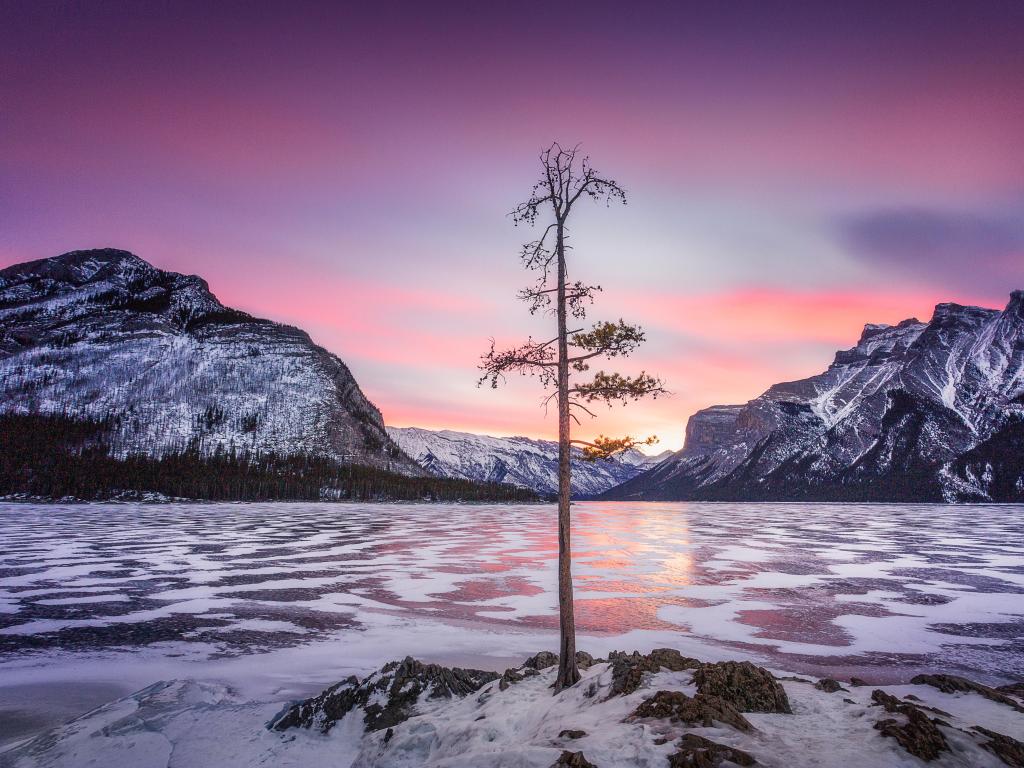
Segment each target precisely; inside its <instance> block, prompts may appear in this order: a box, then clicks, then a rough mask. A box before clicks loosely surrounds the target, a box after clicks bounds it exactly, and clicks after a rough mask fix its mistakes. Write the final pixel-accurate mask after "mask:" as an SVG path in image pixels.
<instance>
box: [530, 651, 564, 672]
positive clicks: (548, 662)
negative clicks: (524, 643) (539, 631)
mask: <svg viewBox="0 0 1024 768" xmlns="http://www.w3.org/2000/svg"><path fill="white" fill-rule="evenodd" d="M556 664H558V654H557V653H552V652H551V651H541V652H540V653H538V654H536V655H535V656H531V657H530V658H528V659H527V660H526V662H525V663H524V664H523V666H524V667H528V668H529V669H536V670H541V669H547V668H548V667H553V666H555V665H556Z"/></svg>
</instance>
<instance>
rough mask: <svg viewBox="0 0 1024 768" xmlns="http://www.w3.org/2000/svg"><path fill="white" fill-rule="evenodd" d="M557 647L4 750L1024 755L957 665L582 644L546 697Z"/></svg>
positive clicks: (1006, 701)
mask: <svg viewBox="0 0 1024 768" xmlns="http://www.w3.org/2000/svg"><path fill="white" fill-rule="evenodd" d="M553 659H554V656H553V655H552V654H544V653H541V654H538V655H537V656H535V657H532V658H531V659H530V660H528V661H527V662H526V663H525V664H523V665H520V666H519V667H517V668H516V669H513V670H508V671H506V672H505V673H504V675H498V674H497V673H489V672H472V671H470V670H459V669H454V670H453V669H451V668H448V667H441V666H439V665H422V664H419V663H418V662H415V661H413V660H411V659H407V660H406V661H405V662H401V663H399V662H394V663H392V664H388V665H385V666H384V667H383V668H382V669H381V670H379V671H377V672H375V673H372V674H370V675H368V676H366V677H363V678H362V680H358V679H356V678H350V679H349V680H348V681H347V682H345V683H341V684H339V685H336V686H333V690H332V689H328V690H327V691H325V692H324V693H323V694H321V695H320V696H318V697H313V698H311V699H307V700H306V701H305V702H304V705H302V706H295V705H294V702H289V701H281V700H265V699H262V700H261V699H251V698H247V697H246V696H245V695H243V694H242V693H240V692H239V691H238V690H237V689H233V688H232V687H230V686H227V685H223V684H216V683H210V682H196V681H194V680H176V681H170V682H159V683H155V684H153V685H150V686H148V687H146V688H144V689H142V690H141V691H138V692H136V693H134V694H131V695H130V696H127V697H124V698H121V699H118V700H116V701H114V702H111V703H109V704H106V705H104V706H101V707H99V708H97V709H95V710H92V711H91V712H89V713H87V714H85V715H83V716H82V717H80V718H77V719H75V720H73V721H72V722H70V723H68V724H66V725H63V726H59V727H57V728H54V729H51V730H49V731H47V732H46V733H44V734H42V735H39V736H36V737H34V738H29V739H27V740H24V741H22V742H20V743H17V744H14V745H8V746H7V747H6V748H2V749H0V766H2V767H3V768H29V767H31V766H51V767H52V768H77V766H83V765H91V764H96V765H104V766H106V767H107V768H129V767H131V768H150V766H153V767H154V768H156V767H163V766H189V767H190V768H205V767H206V766H210V768H213V766H217V767H218V768H231V766H253V765H264V764H265V765H275V766H305V767H306V768H317V767H318V766H333V767H334V768H345V767H346V766H349V767H351V768H371V767H373V768H402V767H405V766H409V767H410V768H411V767H412V766H437V767H438V768H440V767H441V766H445V767H446V768H456V767H465V768H469V766H483V765H487V766H498V767H499V768H500V767H503V766H505V767H508V768H512V767H513V766H516V767H518V768H549V767H550V766H553V765H577V766H584V767H585V766H588V765H594V766H598V768H607V767H608V766H626V767H635V768H641V767H648V766H674V765H698V766H700V765H708V766H712V765H718V764H723V765H726V766H728V765H733V764H739V765H745V764H757V765H765V766H778V767H779V768H782V767H783V766H787V767H793V768H799V766H822V767H823V768H830V767H831V766H835V767H836V768H839V767H840V766H845V765H848V764H856V765H858V766H866V767H870V766H919V765H922V764H923V763H922V759H921V757H918V756H915V755H914V754H911V752H912V751H915V752H916V753H917V754H920V755H923V756H925V757H929V755H930V758H929V764H930V765H938V766H979V768H986V767H987V766H992V767H993V768H996V767H998V766H1005V765H1009V766H1018V765H1021V763H1020V762H1014V760H1015V759H1017V758H1024V744H1021V743H1020V741H1019V740H1020V739H1021V738H1022V737H1024V700H1022V699H1021V698H1020V696H1021V694H1022V691H1021V689H1020V688H1019V686H1018V687H1017V688H1015V689H1014V690H1013V691H1012V693H1013V694H1014V695H1010V693H1009V692H1008V693H1000V692H998V691H993V690H992V689H990V688H987V687H985V686H978V685H972V684H968V683H966V681H963V679H962V678H956V677H945V676H938V677H932V678H929V679H927V680H923V679H921V680H919V679H915V683H913V684H907V685H891V686H874V685H866V684H864V685H853V684H850V683H849V682H845V681H844V682H839V683H836V682H834V681H817V680H814V679H813V678H807V677H802V676H793V675H788V674H786V673H785V672H783V671H780V670H770V673H771V674H768V672H765V671H762V670H761V669H760V668H759V667H756V666H754V665H752V664H750V663H749V662H741V663H738V662H725V663H701V662H699V661H697V660H696V659H692V658H688V657H684V656H681V655H680V654H679V653H678V652H677V651H673V650H669V649H664V650H655V651H652V652H651V653H650V654H612V655H611V658H610V659H609V660H608V661H605V660H603V659H598V660H595V661H593V662H592V663H591V660H590V659H589V658H587V657H584V662H583V663H584V664H585V665H586V668H585V669H583V670H582V673H583V679H582V681H581V682H580V683H579V684H578V685H576V686H574V687H573V688H572V689H569V690H567V691H564V692H562V693H561V694H558V695H552V691H551V688H550V686H551V684H552V681H553V679H554V672H555V667H553V666H551V664H552V663H553V661H552V660H553ZM772 676H774V678H775V679H774V680H773V679H772ZM961 681H962V682H961ZM328 682H333V681H325V683H328ZM957 688H961V690H957ZM339 702H340V703H339ZM343 704H347V705H348V708H347V709H346V707H345V706H343ZM275 724H276V728H275V727H274V726H275ZM364 726H365V727H366V729H367V730H366V731H365V732H364ZM936 734H938V736H936ZM904 741H905V742H906V744H907V745H909V746H905V745H904ZM908 749H909V750H911V751H908ZM576 752H579V753H582V756H581V757H573V758H571V760H573V761H576V762H572V761H569V762H564V761H566V760H570V758H569V757H564V758H563V753H568V754H570V755H571V754H572V753H576ZM932 753H933V754H932ZM747 758H750V759H752V760H754V761H756V763H750V762H746V759H747ZM560 759H562V760H563V762H561V763H559V762H556V761H558V760H560ZM584 759H585V761H586V762H582V761H581V760H584ZM700 760H706V761H710V762H700ZM723 761H724V762H723Z"/></svg>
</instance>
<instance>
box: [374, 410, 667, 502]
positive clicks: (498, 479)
mask: <svg viewBox="0 0 1024 768" xmlns="http://www.w3.org/2000/svg"><path fill="white" fill-rule="evenodd" d="M387 431H388V434H389V435H390V436H391V438H392V439H393V440H394V441H395V442H396V443H397V444H398V445H399V447H401V449H402V450H403V451H404V452H405V453H407V454H408V455H409V456H412V457H413V458H414V459H415V460H416V461H417V462H418V463H419V465H420V466H421V467H423V468H424V469H426V470H428V471H429V472H432V473H434V474H436V475H440V476H442V477H454V478H460V479H463V480H475V481H477V482H495V483H509V484H511V485H515V486H519V487H520V488H530V489H532V490H534V491H536V492H537V493H539V494H541V495H554V494H557V493H558V443H556V442H554V441H551V440H532V439H530V438H528V437H491V436H489V435H475V434H470V433H468V432H453V431H451V430H442V431H436V432H435V431H431V430H428V429H420V428H418V427H388V428H387ZM667 454H668V452H666V453H665V454H662V455H661V456H659V457H650V456H646V455H645V454H643V453H641V452H640V451H637V450H631V451H627V452H625V453H624V454H623V455H622V456H620V457H618V458H616V459H611V460H607V461H594V462H590V461H585V460H584V459H583V452H582V451H581V450H579V449H578V448H573V457H574V460H573V463H572V492H573V495H574V496H593V495H596V494H598V493H601V492H602V491H606V490H608V489H609V488H612V487H613V486H616V485H618V484H619V483H622V482H624V481H626V480H629V479H630V478H632V477H635V476H636V475H638V474H640V473H641V472H643V471H644V469H646V468H647V467H649V466H652V465H653V464H654V463H657V461H658V460H659V459H662V458H665V456H666V455H667Z"/></svg>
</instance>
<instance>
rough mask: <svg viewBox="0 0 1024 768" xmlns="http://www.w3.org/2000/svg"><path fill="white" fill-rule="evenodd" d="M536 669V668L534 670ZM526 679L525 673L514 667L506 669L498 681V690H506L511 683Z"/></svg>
mask: <svg viewBox="0 0 1024 768" xmlns="http://www.w3.org/2000/svg"><path fill="white" fill-rule="evenodd" d="M535 671H536V670H535ZM525 679H526V675H524V674H523V673H522V672H520V671H519V670H516V669H506V670H505V671H504V673H502V675H501V679H500V680H499V681H498V688H499V690H502V691H504V690H506V689H507V688H508V687H509V686H510V685H512V684H513V683H519V682H522V681H523V680H525Z"/></svg>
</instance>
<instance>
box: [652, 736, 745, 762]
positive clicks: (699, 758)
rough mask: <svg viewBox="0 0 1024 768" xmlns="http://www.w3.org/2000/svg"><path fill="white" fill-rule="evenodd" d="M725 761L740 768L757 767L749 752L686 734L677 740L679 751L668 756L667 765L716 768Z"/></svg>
mask: <svg viewBox="0 0 1024 768" xmlns="http://www.w3.org/2000/svg"><path fill="white" fill-rule="evenodd" d="M727 761H728V762H730V763H734V764H735V765H741V766H748V765H757V760H755V759H754V756H753V755H751V754H750V753H749V752H744V751H743V750H742V749H736V748H735V747H729V746H726V745H725V744H718V743H716V742H714V741H711V739H705V738H704V737H703V736H698V735H697V734H696V733H687V734H684V735H683V737H682V738H681V739H680V740H679V751H678V752H676V753H675V754H672V755H669V758H668V765H669V768H717V766H719V765H721V764H722V763H723V762H727Z"/></svg>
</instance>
